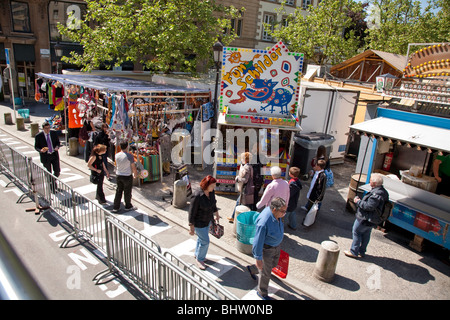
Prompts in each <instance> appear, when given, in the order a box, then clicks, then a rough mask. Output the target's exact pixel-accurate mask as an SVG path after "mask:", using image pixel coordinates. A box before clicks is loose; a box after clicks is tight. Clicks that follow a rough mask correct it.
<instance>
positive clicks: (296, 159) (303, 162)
mask: <svg viewBox="0 0 450 320" xmlns="http://www.w3.org/2000/svg"><path fill="white" fill-rule="evenodd" d="M294 141H295V144H294V152H293V153H292V157H291V162H290V166H291V167H298V168H299V169H300V174H301V176H302V177H303V178H304V179H308V177H309V175H308V172H309V170H310V169H312V168H311V160H312V159H313V158H314V157H315V156H316V153H317V149H318V148H319V146H320V145H324V146H325V148H326V150H327V155H329V154H330V152H331V145H332V144H333V142H334V141H335V139H334V137H333V136H332V135H329V134H326V133H320V132H311V133H297V134H295V136H294Z"/></svg>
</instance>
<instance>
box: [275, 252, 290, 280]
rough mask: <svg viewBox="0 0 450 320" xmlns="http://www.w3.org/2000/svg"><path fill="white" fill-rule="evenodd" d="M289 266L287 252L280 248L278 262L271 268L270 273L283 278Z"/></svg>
mask: <svg viewBox="0 0 450 320" xmlns="http://www.w3.org/2000/svg"><path fill="white" fill-rule="evenodd" d="M288 268H289V254H287V252H285V251H283V250H280V258H279V259H278V264H277V266H276V267H275V268H273V269H272V273H273V274H275V275H277V276H278V277H280V278H282V279H284V278H286V276H287V274H288Z"/></svg>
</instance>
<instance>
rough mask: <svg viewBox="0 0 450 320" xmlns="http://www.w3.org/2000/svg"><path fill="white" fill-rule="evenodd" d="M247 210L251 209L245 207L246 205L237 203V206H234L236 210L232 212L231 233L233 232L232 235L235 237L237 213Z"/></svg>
mask: <svg viewBox="0 0 450 320" xmlns="http://www.w3.org/2000/svg"><path fill="white" fill-rule="evenodd" d="M247 211H252V210H250V208H249V207H247V206H243V205H239V206H236V211H235V212H234V228H233V233H234V236H235V237H236V228H237V227H236V226H237V222H236V221H237V217H238V215H240V214H241V213H243V212H247Z"/></svg>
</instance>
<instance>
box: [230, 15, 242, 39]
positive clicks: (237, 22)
mask: <svg viewBox="0 0 450 320" xmlns="http://www.w3.org/2000/svg"><path fill="white" fill-rule="evenodd" d="M231 30H233V31H234V32H236V34H237V36H238V37H240V36H241V34H242V19H231Z"/></svg>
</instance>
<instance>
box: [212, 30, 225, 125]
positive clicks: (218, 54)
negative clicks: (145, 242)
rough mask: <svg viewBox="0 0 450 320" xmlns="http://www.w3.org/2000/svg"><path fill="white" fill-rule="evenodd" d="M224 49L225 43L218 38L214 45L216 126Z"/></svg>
mask: <svg viewBox="0 0 450 320" xmlns="http://www.w3.org/2000/svg"><path fill="white" fill-rule="evenodd" d="M222 50H223V44H222V42H221V41H220V38H219V39H218V40H217V42H216V43H214V45H213V52H214V64H215V66H216V86H215V88H214V111H215V112H214V114H215V117H216V119H215V121H214V123H215V127H217V121H218V120H219V103H218V101H217V91H218V89H217V87H218V85H219V71H220V68H221V65H222Z"/></svg>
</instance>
